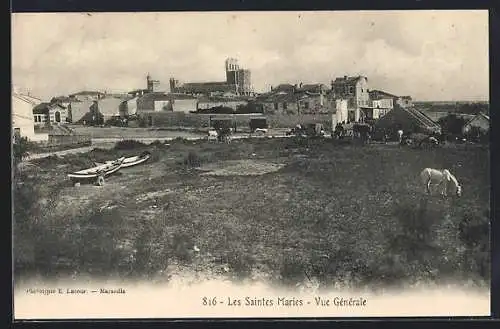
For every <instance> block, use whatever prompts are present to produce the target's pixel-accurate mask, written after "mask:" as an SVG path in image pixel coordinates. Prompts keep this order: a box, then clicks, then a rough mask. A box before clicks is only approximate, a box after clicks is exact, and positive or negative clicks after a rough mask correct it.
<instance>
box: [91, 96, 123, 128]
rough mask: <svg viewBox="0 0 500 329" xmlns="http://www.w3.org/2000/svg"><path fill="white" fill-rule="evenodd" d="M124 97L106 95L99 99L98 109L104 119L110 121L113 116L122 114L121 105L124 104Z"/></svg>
mask: <svg viewBox="0 0 500 329" xmlns="http://www.w3.org/2000/svg"><path fill="white" fill-rule="evenodd" d="M123 101H124V99H123V97H110V96H107V97H104V98H101V99H99V100H98V101H97V102H96V103H97V110H98V112H99V113H100V114H102V117H103V119H104V121H105V122H106V121H108V120H109V119H111V118H115V117H119V116H120V107H121V106H122V103H123Z"/></svg>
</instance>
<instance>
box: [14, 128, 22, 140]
mask: <svg viewBox="0 0 500 329" xmlns="http://www.w3.org/2000/svg"><path fill="white" fill-rule="evenodd" d="M20 139H21V128H14V143H17V142H18V141H19V140H20Z"/></svg>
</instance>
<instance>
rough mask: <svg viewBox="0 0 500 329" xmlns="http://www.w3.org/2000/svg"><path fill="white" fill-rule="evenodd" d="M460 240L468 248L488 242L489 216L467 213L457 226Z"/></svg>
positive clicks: (486, 214) (486, 213) (487, 212)
mask: <svg viewBox="0 0 500 329" xmlns="http://www.w3.org/2000/svg"><path fill="white" fill-rule="evenodd" d="M458 231H459V237H460V240H462V242H463V243H464V244H465V245H466V246H467V247H469V248H473V247H476V246H480V245H487V244H489V232H490V216H489V211H486V212H485V213H484V215H483V216H480V215H479V216H478V215H477V214H473V213H470V212H469V213H467V214H465V215H464V217H463V218H462V221H461V222H460V224H459V226H458Z"/></svg>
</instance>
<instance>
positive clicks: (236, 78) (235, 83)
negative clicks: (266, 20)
mask: <svg viewBox="0 0 500 329" xmlns="http://www.w3.org/2000/svg"><path fill="white" fill-rule="evenodd" d="M225 72H226V81H216V82H188V83H181V82H180V81H179V80H177V79H175V78H170V92H171V93H181V94H190V95H195V96H201V95H205V96H209V95H211V94H212V93H233V94H235V95H247V96H249V95H252V94H253V93H254V92H253V86H252V75H251V71H250V70H247V69H242V68H240V66H239V64H238V60H237V59H234V58H228V59H226V61H225Z"/></svg>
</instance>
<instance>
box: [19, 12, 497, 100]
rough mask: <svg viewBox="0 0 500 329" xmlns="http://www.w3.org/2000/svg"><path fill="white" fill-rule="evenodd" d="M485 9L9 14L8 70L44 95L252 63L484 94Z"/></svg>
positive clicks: (426, 96)
mask: <svg viewBox="0 0 500 329" xmlns="http://www.w3.org/2000/svg"><path fill="white" fill-rule="evenodd" d="M488 44H489V40H488V12H487V11H479V10H476V11H348V12H311V11H309V12H198V13H197V12H190V13H188V12H183V13H181V12H177V13H173V12H170V13H167V12H162V13H91V14H87V13H35V14H31V13H30V14H12V57H11V58H12V82H13V84H14V85H15V86H17V87H19V88H20V89H21V90H28V91H29V92H30V94H31V95H34V96H38V97H41V98H42V99H47V100H48V99H50V98H51V97H53V96H59V95H67V94H70V93H73V92H78V91H81V90H106V91H108V92H123V91H130V90H133V89H137V88H145V87H146V75H147V73H150V74H151V76H152V77H153V78H154V79H158V80H160V81H161V88H162V89H164V90H166V91H168V80H169V78H170V77H175V78H176V79H179V80H180V81H181V82H203V81H224V80H225V73H224V61H225V59H226V58H227V57H234V58H237V59H238V60H239V64H240V67H242V68H245V69H249V70H251V72H252V73H251V74H252V84H253V86H254V88H255V90H256V91H257V92H265V91H269V90H270V87H271V86H276V85H278V84H280V83H292V84H294V83H301V82H302V83H325V84H328V85H329V84H330V81H331V80H333V79H335V77H341V76H344V75H348V76H354V75H364V76H367V77H368V84H369V88H370V89H379V90H384V91H387V92H390V93H393V94H397V95H410V96H412V97H413V98H414V99H416V100H422V101H424V100H434V101H458V100H488V98H489V57H488V52H489V50H488V49H489V46H488Z"/></svg>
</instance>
